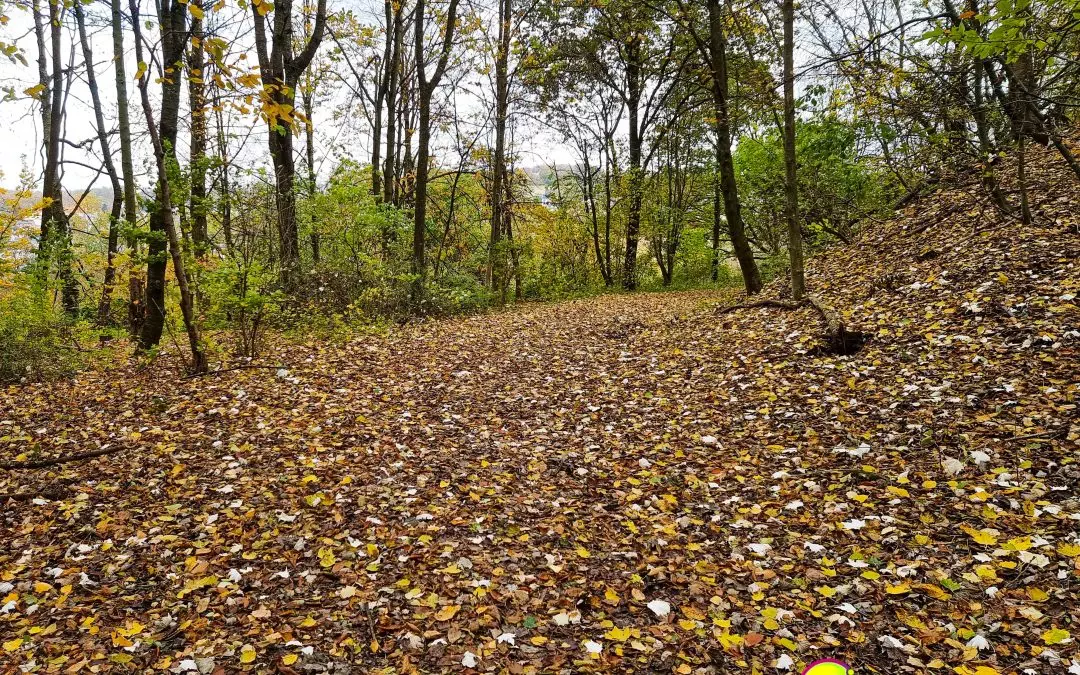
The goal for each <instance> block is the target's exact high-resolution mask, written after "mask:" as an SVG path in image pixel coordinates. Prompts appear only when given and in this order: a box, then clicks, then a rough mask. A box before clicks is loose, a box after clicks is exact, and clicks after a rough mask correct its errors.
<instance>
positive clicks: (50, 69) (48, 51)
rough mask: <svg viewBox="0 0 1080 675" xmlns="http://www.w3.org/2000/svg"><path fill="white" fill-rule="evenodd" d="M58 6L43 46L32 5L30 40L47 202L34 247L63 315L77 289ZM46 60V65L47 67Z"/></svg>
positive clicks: (52, 8)
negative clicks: (64, 169)
mask: <svg viewBox="0 0 1080 675" xmlns="http://www.w3.org/2000/svg"><path fill="white" fill-rule="evenodd" d="M63 11H64V5H63V4H62V3H60V2H50V3H49V10H48V14H47V15H46V16H47V19H48V22H49V43H48V45H46V42H45V27H44V25H43V23H42V13H41V11H40V8H39V5H38V3H37V2H36V1H35V2H34V5H33V12H32V13H33V15H34V36H35V38H36V40H37V47H38V80H39V81H38V84H39V87H40V93H39V94H38V97H39V100H40V102H41V127H42V136H43V139H44V140H43V150H44V153H45V172H44V176H43V178H42V187H41V194H42V197H44V198H45V199H46V200H48V201H47V203H46V205H45V207H44V208H43V209H42V210H41V240H40V242H39V244H38V264H39V267H40V269H41V272H42V274H43V275H44V276H45V278H48V274H49V269H50V266H51V265H52V264H53V263H54V262H55V264H56V266H57V274H58V276H59V278H60V285H61V304H62V305H63V307H64V311H65V312H66V313H67V314H68V315H70V316H73V315H75V314H76V313H77V312H78V311H79V288H78V285H77V284H76V282H75V275H74V274H73V273H72V269H71V263H72V261H71V231H70V226H69V223H68V216H67V212H66V211H65V210H64V193H63V186H62V185H61V172H60V165H61V157H60V152H61V147H60V144H61V140H60V139H61V135H62V131H63V126H64V113H65V110H64V65H63V61H62V60H61V57H60V54H61V50H62V48H63V47H62V40H61V38H62V35H61V31H62V26H61V23H60V21H61V19H62V15H63ZM50 59H51V65H50Z"/></svg>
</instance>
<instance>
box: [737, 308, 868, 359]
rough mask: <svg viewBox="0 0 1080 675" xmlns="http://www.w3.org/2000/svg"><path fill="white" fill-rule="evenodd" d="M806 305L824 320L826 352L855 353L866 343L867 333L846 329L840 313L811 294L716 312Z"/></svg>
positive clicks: (846, 354)
mask: <svg viewBox="0 0 1080 675" xmlns="http://www.w3.org/2000/svg"><path fill="white" fill-rule="evenodd" d="M806 305H810V306H811V307H813V308H814V310H815V311H816V312H817V313H818V314H819V315H820V316H821V319H822V321H824V322H825V335H824V340H825V345H824V347H823V349H824V351H825V352H826V353H828V354H839V355H842V356H850V355H852V354H855V353H857V352H858V351H859V350H860V349H862V348H863V345H865V344H866V340H867V335H866V334H865V333H861V332H859V331H852V330H848V329H847V327H846V326H845V325H844V321H843V319H841V318H840V313H839V312H837V311H836V310H835V309H833V308H832V307H830V306H829V305H827V304H825V303H824V302H822V300H821V299H820V298H818V297H817V296H816V295H812V294H810V295H807V296H806V298H805V299H804V300H800V301H792V300H759V301H757V302H751V303H747V304H743V305H733V306H731V307H724V308H722V309H718V310H717V314H728V313H729V312H734V311H735V310H738V309H758V308H762V307H771V308H775V309H786V310H792V309H799V308H801V307H805V306H806Z"/></svg>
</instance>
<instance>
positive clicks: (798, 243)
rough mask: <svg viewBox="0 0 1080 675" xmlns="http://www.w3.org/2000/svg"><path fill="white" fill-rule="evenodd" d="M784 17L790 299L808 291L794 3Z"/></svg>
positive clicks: (790, 1)
mask: <svg viewBox="0 0 1080 675" xmlns="http://www.w3.org/2000/svg"><path fill="white" fill-rule="evenodd" d="M783 5H784V8H783V14H784V217H785V219H786V220H787V230H788V255H789V257H790V259H791V296H792V297H793V298H795V299H796V300H801V299H802V297H803V294H804V293H805V292H806V279H805V277H804V275H803V246H802V243H803V242H802V230H801V228H800V227H799V184H798V176H797V173H796V165H795V2H794V0H783Z"/></svg>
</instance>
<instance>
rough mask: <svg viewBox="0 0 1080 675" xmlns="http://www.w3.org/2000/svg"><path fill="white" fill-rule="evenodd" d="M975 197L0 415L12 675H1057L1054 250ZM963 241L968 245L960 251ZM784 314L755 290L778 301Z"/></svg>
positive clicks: (1069, 291) (1064, 262)
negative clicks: (687, 285) (776, 278)
mask: <svg viewBox="0 0 1080 675" xmlns="http://www.w3.org/2000/svg"><path fill="white" fill-rule="evenodd" d="M1032 165H1033V166H1032V168H1031V171H1032V174H1033V179H1032V180H1033V183H1034V184H1035V186H1036V188H1037V189H1036V191H1035V194H1034V195H1033V200H1034V203H1035V204H1036V210H1037V212H1038V220H1039V222H1038V223H1037V224H1035V225H1033V226H1030V227H1024V226H1021V225H1020V224H1018V223H1006V221H1002V220H1000V219H999V218H998V217H997V216H995V215H993V214H992V213H989V212H988V211H985V210H983V209H982V208H981V207H979V206H978V203H979V198H978V197H977V192H978V189H977V187H975V186H973V185H968V186H966V187H965V186H960V187H953V188H950V189H949V190H943V191H941V192H939V193H938V194H937V195H936V196H933V197H929V198H924V199H922V200H921V201H920V202H918V203H915V204H913V205H911V206H909V207H908V208H907V210H906V211H905V212H904V213H903V214H900V216H899V217H898V218H897V219H895V220H893V221H890V222H889V223H885V224H879V225H873V226H871V227H869V228H867V229H866V230H864V231H863V233H862V234H861V235H860V236H859V237H858V239H857V240H856V241H855V242H853V244H852V245H850V246H847V247H843V248H838V249H836V250H833V251H830V252H827V253H825V254H823V255H821V256H819V257H818V258H816V259H815V260H814V261H813V262H812V264H811V265H810V271H809V276H810V279H811V283H812V286H813V288H814V290H815V291H816V292H818V293H819V294H820V295H821V297H822V298H824V299H825V300H826V301H828V302H829V303H831V304H832V305H834V306H835V307H837V308H838V309H841V310H842V311H843V313H844V315H845V317H846V318H847V320H848V322H849V323H850V324H851V326H852V327H854V328H858V329H861V330H863V331H865V332H867V333H869V334H870V336H871V337H870V341H869V342H868V344H867V345H866V346H865V348H864V349H863V350H862V351H861V352H859V353H857V354H855V355H852V356H829V355H827V354H823V353H821V351H820V350H819V349H817V341H818V336H819V334H820V332H821V327H820V325H819V321H818V318H817V316H816V314H815V313H814V312H813V310H812V309H809V308H807V309H799V310H794V311H784V310H781V309H768V308H763V309H752V310H744V311H736V312H733V313H730V314H725V315H723V316H719V315H717V314H716V311H715V307H716V306H717V305H718V304H720V305H728V304H732V303H735V302H738V301H739V297H738V294H737V293H735V292H734V291H726V292H716V293H705V292H702V293H680V294H655V295H634V296H609V297H601V298H597V299H590V300H582V301H575V302H569V303H563V304H557V305H537V306H525V307H522V308H518V309H515V310H513V311H508V312H503V313H496V314H491V315H487V316H476V317H469V318H457V319H449V320H440V321H429V322H424V323H419V324H415V325H410V326H405V327H402V328H400V329H397V330H395V331H393V332H392V333H391V334H390V335H389V336H384V337H357V338H356V339H354V340H352V341H349V342H348V343H346V344H333V343H322V344H302V343H289V342H287V341H281V342H280V343H279V344H277V345H275V346H274V347H273V349H272V350H271V353H269V354H267V355H266V356H265V359H264V361H263V362H265V363H270V364H276V363H282V364H284V366H285V369H282V370H274V369H258V370H257V369H252V370H237V371H233V372H227V373H220V374H217V375H212V376H209V377H205V378H200V379H193V380H180V379H178V378H176V377H173V376H172V375H153V374H151V373H148V372H146V371H138V370H136V369H135V368H134V367H131V368H129V369H120V370H112V371H108V372H103V373H86V374H83V375H81V376H79V377H78V378H76V379H73V380H71V381H68V382H63V383H54V384H51V385H34V384H27V385H23V386H20V387H12V388H8V389H7V390H2V391H0V461H7V462H11V461H15V460H17V459H21V460H26V459H31V460H32V459H37V458H41V457H54V456H58V455H66V454H70V453H73V452H85V451H89V450H96V449H99V448H116V449H117V450H118V451H117V452H115V453H114V454H109V455H106V456H102V457H98V458H94V459H91V460H89V461H85V462H79V463H69V464H63V465H57V466H53V467H50V468H44V469H34V470H6V471H5V470H0V493H5V494H6V495H7V496H6V497H4V498H3V499H2V500H0V505H2V514H0V541H3V544H4V545H3V546H2V547H0V636H2V639H0V642H2V647H0V670H3V671H4V672H9V671H11V672H15V671H16V670H17V669H20V668H21V669H22V670H23V671H28V672H80V671H86V672H99V671H110V670H111V671H114V672H130V671H136V672H151V671H154V670H160V671H171V672H173V673H183V672H201V673H212V672H218V673H221V672H237V671H240V670H244V669H246V670H253V671H278V672H285V673H300V672H334V673H344V672H356V673H368V672H393V673H409V672H462V671H467V670H469V669H472V670H475V671H492V672H495V671H498V672H509V673H529V672H546V673H549V672H556V673H561V672H567V673H568V672H595V671H605V672H610V671H619V672H648V673H661V672H675V673H721V672H725V673H726V672H761V673H772V672H782V671H789V670H790V671H795V672H797V670H798V669H799V668H801V667H802V666H803V665H804V664H806V663H809V662H810V661H812V660H814V659H817V658H823V657H837V658H841V659H844V660H847V661H848V662H849V663H851V664H852V665H853V666H855V668H856V669H857V670H858V672H879V673H902V672H930V673H939V672H940V673H952V672H955V673H959V674H961V675H992V674H993V673H1001V674H1005V673H1020V672H1025V673H1027V672H1035V673H1074V674H1075V673H1080V652H1078V648H1077V644H1078V641H1080V625H1078V623H1080V615H1078V612H1077V609H1076V608H1077V603H1078V602H1080V576H1078V575H1080V536H1078V532H1080V494H1078V489H1080V466H1078V464H1077V459H1078V450H1077V438H1078V436H1080V428H1078V426H1077V419H1078V415H1077V395H1078V392H1077V389H1078V383H1077V382H1078V379H1080V378H1078V373H1080V371H1078V366H1077V363H1078V361H1077V357H1078V355H1080V354H1078V351H1080V313H1078V310H1077V306H1076V303H1075V296H1076V294H1077V293H1078V292H1080V270H1078V268H1077V265H1078V257H1080V235H1078V233H1077V223H1078V215H1077V211H1078V209H1077V201H1076V199H1075V195H1076V190H1075V184H1074V183H1070V181H1071V180H1072V179H1071V178H1070V177H1069V176H1068V174H1065V173H1063V172H1061V171H1060V170H1059V169H1058V168H1056V166H1055V165H1054V164H1053V162H1052V161H1051V159H1050V158H1048V157H1047V156H1043V155H1038V156H1036V157H1034V158H1033V161H1032ZM979 230H982V233H981V234H978V232H979ZM782 285H783V284H779V285H777V286H775V287H773V288H771V289H769V293H771V294H775V295H777V296H778V295H779V294H780V293H782V290H783V289H782Z"/></svg>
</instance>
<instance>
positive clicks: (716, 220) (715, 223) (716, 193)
mask: <svg viewBox="0 0 1080 675" xmlns="http://www.w3.org/2000/svg"><path fill="white" fill-rule="evenodd" d="M712 187H713V213H712V242H713V250H712V281H713V283H714V284H715V283H716V282H718V281H720V224H721V222H722V218H721V215H720V209H721V208H722V201H721V199H722V197H721V195H720V174H719V172H717V171H713V176H712Z"/></svg>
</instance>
